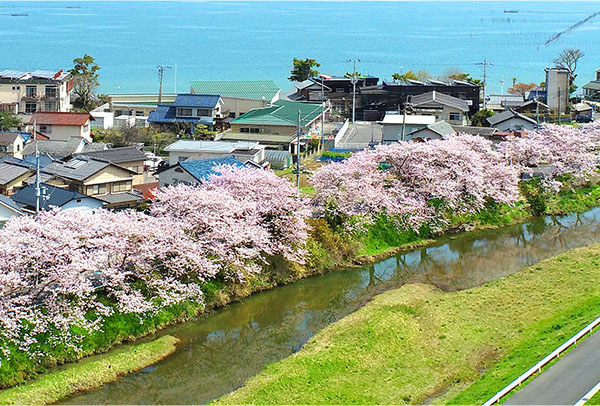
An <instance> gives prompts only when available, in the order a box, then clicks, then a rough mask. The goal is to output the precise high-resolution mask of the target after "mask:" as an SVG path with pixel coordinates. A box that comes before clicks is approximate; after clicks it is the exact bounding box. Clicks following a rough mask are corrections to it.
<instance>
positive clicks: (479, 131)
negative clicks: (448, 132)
mask: <svg viewBox="0 0 600 406" xmlns="http://www.w3.org/2000/svg"><path fill="white" fill-rule="evenodd" d="M452 128H454V131H455V132H456V133H457V134H469V135H479V136H481V137H485V138H489V137H491V136H493V135H494V133H495V132H497V131H498V130H497V129H495V128H493V127H477V126H472V125H453V126H452Z"/></svg>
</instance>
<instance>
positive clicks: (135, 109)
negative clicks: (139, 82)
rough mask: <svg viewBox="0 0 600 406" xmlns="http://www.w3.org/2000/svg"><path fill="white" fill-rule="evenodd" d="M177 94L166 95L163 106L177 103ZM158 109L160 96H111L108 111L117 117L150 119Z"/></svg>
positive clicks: (109, 96) (163, 96) (162, 101)
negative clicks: (152, 113) (151, 113)
mask: <svg viewBox="0 0 600 406" xmlns="http://www.w3.org/2000/svg"><path fill="white" fill-rule="evenodd" d="M176 97H177V95H176V94H164V93H163V95H162V98H161V105H164V106H170V105H172V104H173V102H175V98H176ZM157 107H158V94H110V95H108V108H107V109H106V110H108V111H109V112H111V113H113V114H114V116H115V117H119V116H133V117H148V116H149V115H150V112H152V111H154V110H156V108H157Z"/></svg>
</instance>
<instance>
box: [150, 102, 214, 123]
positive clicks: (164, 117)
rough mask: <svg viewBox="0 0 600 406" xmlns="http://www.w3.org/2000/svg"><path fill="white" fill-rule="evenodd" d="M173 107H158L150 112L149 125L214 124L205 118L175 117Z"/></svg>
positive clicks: (175, 109) (175, 108)
mask: <svg viewBox="0 0 600 406" xmlns="http://www.w3.org/2000/svg"><path fill="white" fill-rule="evenodd" d="M176 111H177V107H175V106H158V107H157V108H156V110H154V111H151V112H150V115H149V116H148V122H149V123H194V124H204V125H214V124H215V122H214V121H213V120H211V119H208V118H206V117H176V116H175V112H176Z"/></svg>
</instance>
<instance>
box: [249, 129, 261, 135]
mask: <svg viewBox="0 0 600 406" xmlns="http://www.w3.org/2000/svg"><path fill="white" fill-rule="evenodd" d="M250 132H251V133H254V134H258V133H259V132H260V130H259V129H258V128H251V129H250Z"/></svg>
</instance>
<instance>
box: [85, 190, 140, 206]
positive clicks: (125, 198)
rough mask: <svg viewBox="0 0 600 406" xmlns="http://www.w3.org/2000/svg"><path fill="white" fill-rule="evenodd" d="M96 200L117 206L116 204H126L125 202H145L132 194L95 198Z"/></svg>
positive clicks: (115, 194) (116, 194)
mask: <svg viewBox="0 0 600 406" xmlns="http://www.w3.org/2000/svg"><path fill="white" fill-rule="evenodd" d="M96 198H97V199H100V200H102V201H103V202H106V203H108V204H117V203H126V202H141V201H143V200H145V199H144V197H143V196H141V195H136V194H134V193H129V192H124V193H114V194H110V195H102V196H96Z"/></svg>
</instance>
